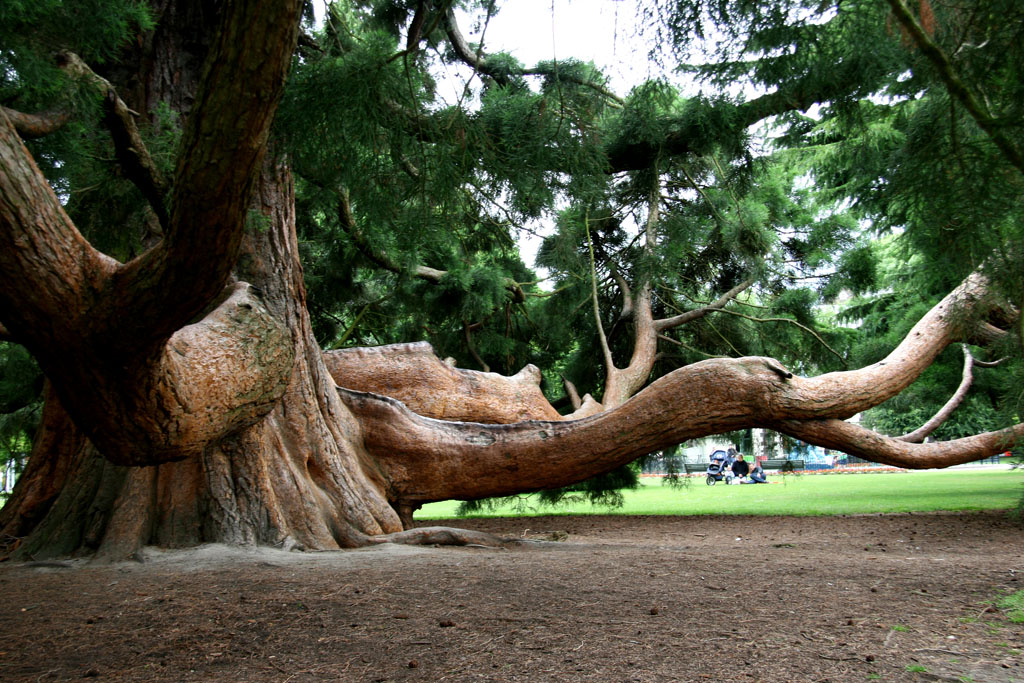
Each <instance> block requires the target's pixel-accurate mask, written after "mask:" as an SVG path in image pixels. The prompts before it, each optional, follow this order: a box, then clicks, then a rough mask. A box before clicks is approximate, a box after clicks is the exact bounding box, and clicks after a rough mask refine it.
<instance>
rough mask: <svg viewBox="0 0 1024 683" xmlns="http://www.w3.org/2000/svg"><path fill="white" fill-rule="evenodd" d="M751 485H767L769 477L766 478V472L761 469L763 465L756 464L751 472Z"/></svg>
mask: <svg viewBox="0 0 1024 683" xmlns="http://www.w3.org/2000/svg"><path fill="white" fill-rule="evenodd" d="M750 483H751V484H767V483H768V477H766V476H765V474H764V470H763V469H761V463H759V462H758V463H754V469H752V470H750Z"/></svg>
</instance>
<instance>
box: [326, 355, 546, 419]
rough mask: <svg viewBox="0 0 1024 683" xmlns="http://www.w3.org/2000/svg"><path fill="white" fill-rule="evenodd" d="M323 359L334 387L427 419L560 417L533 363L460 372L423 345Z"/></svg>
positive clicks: (330, 356)
mask: <svg viewBox="0 0 1024 683" xmlns="http://www.w3.org/2000/svg"><path fill="white" fill-rule="evenodd" d="M324 361H325V362H326V364H327V369H328V370H329V371H330V373H331V375H332V376H333V377H334V381H335V382H337V383H338V386H342V387H349V388H354V389H356V390H358V391H370V392H373V393H377V394H382V395H384V396H390V397H391V398H394V399H397V400H399V401H402V402H403V403H404V404H405V405H406V406H408V407H409V409H410V410H412V411H414V412H416V413H419V414H420V415H424V416H426V417H433V418H437V419H439V420H461V421H466V422H487V423H498V424H505V423H509V422H522V421H524V420H558V419H561V416H560V415H559V414H558V411H557V410H555V409H554V408H553V407H552V406H551V404H550V403H548V401H547V399H546V398H544V394H543V392H541V390H540V371H539V370H538V369H537V368H536V367H535V366H533V365H527V366H526V367H525V368H523V369H522V370H520V371H519V373H518V374H516V375H514V376H512V377H505V376H503V375H498V374H495V373H493V372H475V371H472V370H460V369H458V368H454V367H452V366H451V365H448V364H447V363H445V362H443V361H441V359H440V358H438V357H437V356H436V355H435V354H434V350H433V349H432V348H431V346H430V344H428V343H426V342H420V343H417V344H395V345H392V346H378V347H374V348H368V349H344V350H340V351H326V352H324Z"/></svg>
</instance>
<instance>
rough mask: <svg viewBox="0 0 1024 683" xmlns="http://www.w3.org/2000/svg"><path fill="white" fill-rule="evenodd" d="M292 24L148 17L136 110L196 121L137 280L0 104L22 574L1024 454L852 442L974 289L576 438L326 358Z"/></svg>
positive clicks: (364, 361)
mask: <svg viewBox="0 0 1024 683" xmlns="http://www.w3.org/2000/svg"><path fill="white" fill-rule="evenodd" d="M299 4H300V3H298V2H292V3H286V2H280V3H257V2H254V3H252V6H249V3H246V2H241V1H239V2H230V1H226V2H224V3H223V4H222V6H221V11H222V14H223V22H222V24H219V26H220V28H218V29H215V30H213V31H212V32H211V33H210V34H209V35H205V34H204V35H202V36H199V37H198V38H197V39H195V40H190V41H185V40H184V35H185V32H186V31H188V30H195V29H196V28H197V23H196V21H195V16H196V13H198V15H199V16H201V15H202V12H203V8H204V7H206V4H205V3H195V4H191V5H190V4H189V3H185V2H182V3H174V2H167V3H166V5H161V6H160V7H159V8H158V10H160V11H162V12H163V14H162V15H161V16H160V20H161V22H160V24H159V26H160V27H161V28H160V29H159V30H158V32H157V35H156V36H153V37H151V38H150V39H149V40H147V41H145V42H144V47H145V46H148V47H145V49H144V50H143V51H144V53H145V54H144V55H142V56H141V57H139V58H138V59H137V65H138V66H139V68H140V69H141V71H140V72H139V73H137V74H134V75H131V74H129V75H124V74H122V75H121V76H120V78H121V80H122V81H123V82H124V83H128V82H132V83H135V84H136V86H135V87H134V88H127V87H124V86H122V87H124V91H123V94H125V95H126V96H129V97H130V99H132V98H134V100H135V101H133V102H130V104H131V105H132V106H133V107H134V108H136V109H137V110H139V111H152V107H153V106H154V103H156V102H161V101H164V102H168V103H171V105H172V106H174V107H176V108H180V109H181V111H182V112H183V113H187V114H188V122H187V124H186V131H185V135H184V142H183V145H182V156H181V159H180V161H179V164H178V169H177V172H176V176H175V180H174V183H173V191H172V192H173V194H172V195H171V198H170V201H169V202H168V207H169V210H168V212H167V214H166V217H165V219H163V222H164V223H165V224H166V229H165V230H164V235H163V238H162V240H161V242H160V244H158V245H157V246H156V247H154V248H153V249H151V250H150V251H149V252H146V253H145V254H143V255H142V256H140V257H139V258H137V259H135V260H133V261H131V262H129V263H126V264H121V263H118V262H116V261H115V260H113V259H111V258H109V257H107V256H105V255H103V254H101V253H99V252H97V251H96V250H95V249H93V248H92V246H91V245H90V244H89V243H88V242H87V241H86V240H85V239H84V238H83V237H82V236H81V235H80V234H79V233H78V231H77V230H76V228H75V226H74V224H73V223H72V222H71V220H70V219H69V218H68V216H67V215H66V214H65V213H64V210H63V207H62V206H61V204H60V202H59V201H58V199H57V197H56V196H55V195H54V193H53V192H52V190H50V188H49V187H48V186H47V184H46V182H45V180H44V179H43V178H42V175H41V174H40V173H39V171H38V169H37V168H36V167H35V165H34V163H33V161H32V159H31V156H30V155H29V153H28V151H27V150H26V149H25V148H24V146H23V145H22V144H21V142H20V140H19V139H18V138H17V136H16V134H15V132H14V128H13V127H12V125H11V124H10V121H9V117H8V116H7V115H6V114H5V113H4V112H3V111H2V110H0V273H3V278H0V322H2V323H3V324H4V326H5V327H7V328H8V329H9V331H10V334H11V335H12V336H13V337H14V338H16V339H17V340H19V341H21V342H22V343H24V344H25V345H26V346H27V347H28V348H29V349H30V350H31V351H32V352H33V353H34V354H35V355H36V357H37V358H38V359H39V360H40V363H41V365H42V367H43V369H44V371H45V372H46V374H47V376H48V378H49V382H50V386H49V387H48V389H47V400H46V408H45V413H44V417H43V425H42V428H41V432H40V435H39V438H37V439H36V442H35V446H34V449H33V453H32V455H31V457H30V461H29V466H28V470H27V471H26V473H25V475H24V476H23V477H22V478H21V480H20V481H19V483H18V486H17V488H16V490H15V492H14V495H13V496H12V498H11V500H10V502H9V503H8V505H7V506H6V507H5V508H4V509H3V510H2V511H0V539H2V541H3V542H4V543H5V544H6V546H7V548H8V549H10V550H12V551H13V552H14V553H15V554H16V555H17V556H20V557H45V556H54V555H67V554H75V553H91V554H96V555H98V556H100V557H104V558H110V559H120V558H124V557H127V556H130V555H132V554H133V553H134V552H135V551H136V550H137V549H138V548H139V547H141V546H143V545H146V544H156V545H161V546H170V547H175V546H188V545H194V544H198V543H203V542H225V543H236V544H266V545H278V546H289V545H302V546H305V547H309V548H318V549H322V548H337V547H352V546H358V545H362V544H365V543H367V542H370V541H371V539H372V538H373V537H374V536H379V535H382V534H391V533H393V532H398V531H400V530H401V529H402V527H403V525H405V524H408V523H409V521H410V520H411V514H412V511H413V510H414V509H415V508H416V507H417V506H419V505H421V504H423V503H425V502H430V501H435V500H444V499H448V498H464V499H474V498H481V497H486V496H493V495H501V494H509V493H517V492H523V491H531V490H536V489H541V488H546V487H555V486H564V485H568V484H572V483H575V482H578V481H581V480H583V479H586V478H589V477H592V476H594V475H597V474H601V473H604V472H607V471H610V470H611V469H614V468H615V467H618V466H620V465H622V464H624V463H627V462H630V461H631V460H633V459H635V458H636V457H638V456H640V455H643V454H645V453H648V452H650V451H653V450H658V449H660V448H664V447H666V446H670V445H673V444H676V443H679V442H681V441H684V440H687V439H690V438H694V437H698V436H704V435H708V434H714V433H718V432H722V431H726V430H733V429H739V428H743V427H750V426H765V427H771V428H774V429H777V430H779V431H783V432H787V433H790V434H794V435H797V436H800V437H801V438H805V439H806V440H808V441H811V442H814V443H822V444H827V445H829V446H832V447H835V448H840V449H843V450H849V452H856V453H858V454H863V455H867V457H874V458H875V459H878V460H881V461H885V462H893V463H894V464H902V465H908V466H921V465H923V464H926V465H928V466H941V465H950V464H954V463H956V462H964V461H968V460H971V459H975V458H978V457H981V456H982V455H987V454H990V453H992V452H997V451H998V450H999V449H1002V448H1005V447H1006V444H1008V443H1010V442H1011V441H1013V440H1014V439H1017V438H1019V437H1020V432H1021V431H1022V429H1024V428H1017V429H1014V430H1008V431H1006V432H1004V433H999V434H991V435H982V436H979V437H976V438H974V439H972V440H963V441H961V442H954V443H953V444H942V445H934V444H928V445H920V444H908V443H903V442H897V443H896V444H895V445H893V443H892V442H890V441H888V440H880V439H879V438H878V437H877V436H872V435H870V434H866V433H863V430H860V431H858V429H857V428H855V427H852V426H848V425H846V424H845V423H842V422H839V420H840V419H842V418H845V417H848V416H850V415H853V414H854V413H856V412H859V411H861V410H863V409H865V408H867V407H870V406H872V405H875V404H877V403H879V402H881V401H883V400H885V399H886V398H889V397H890V396H892V395H894V394H895V393H897V392H899V391H900V390H902V389H903V388H905V387H906V386H907V385H908V384H909V383H910V382H912V381H913V379H914V378H915V377H916V376H917V375H918V374H919V373H920V372H921V371H922V370H923V369H924V368H925V367H927V365H928V364H929V363H930V362H931V361H932V360H933V359H934V357H935V356H936V355H937V354H938V353H939V352H940V351H941V350H942V348H944V347H945V346H946V345H948V344H949V343H951V342H952V341H955V340H957V339H961V338H965V337H967V336H968V335H969V334H970V333H971V332H972V330H973V323H972V322H971V321H972V319H971V317H970V316H969V315H968V314H971V313H978V311H982V310H983V309H984V306H982V305H980V304H981V303H982V302H983V294H984V290H985V282H984V280H983V279H982V278H980V277H978V276H972V278H969V279H968V280H967V281H966V282H965V283H964V284H963V285H962V286H961V287H960V288H959V289H958V290H957V291H956V292H954V293H953V294H951V295H950V296H949V297H947V298H946V300H944V301H943V302H942V303H941V304H940V305H939V306H938V307H936V309H935V310H933V311H932V312H931V313H930V314H929V315H927V316H925V318H924V319H922V321H921V322H920V323H919V324H918V326H917V327H915V328H914V330H912V332H911V334H910V336H908V340H907V342H905V343H904V344H903V345H901V346H900V347H899V348H897V349H896V350H895V351H894V352H893V354H891V355H890V356H889V357H888V358H887V359H886V360H885V361H883V362H881V363H878V364H876V365H874V366H871V367H869V368H865V369H862V370H859V371H854V372H849V373H835V374H833V375H825V376H822V377H819V378H809V379H804V378H797V377H793V376H792V375H791V374H790V373H789V372H788V371H786V370H785V369H784V368H783V367H782V366H781V365H780V364H779V363H778V362H776V361H774V360H772V359H770V358H744V359H729V360H726V359H718V360H710V361H705V362H703V363H697V364H694V365H692V366H690V367H687V368H683V369H681V370H678V371H676V372H674V373H672V374H670V375H668V376H666V377H663V378H661V379H659V380H657V381H656V382H654V383H653V384H651V385H650V386H648V387H647V388H646V389H644V390H643V391H641V392H640V393H639V394H637V395H636V396H634V397H633V398H630V399H629V400H626V397H627V394H630V393H632V392H633V391H635V388H630V389H624V390H623V392H621V393H622V395H621V396H620V397H619V398H616V399H615V400H614V401H613V403H614V404H616V406H617V407H615V408H613V409H610V410H605V411H603V412H601V413H599V414H596V415H592V416H590V417H586V418H582V419H562V418H560V417H559V416H558V414H557V413H556V412H555V411H554V409H553V408H552V407H551V406H550V404H548V403H547V401H546V400H544V398H543V395H542V394H541V392H540V391H539V387H538V378H539V376H538V373H537V372H536V369H534V368H526V369H524V371H522V372H521V373H519V374H518V375H516V376H515V377H512V378H502V377H500V376H498V375H494V374H492V373H472V372H467V371H458V370H455V369H453V368H450V367H448V366H447V365H445V364H443V363H441V362H440V361H438V360H437V359H436V358H434V357H433V356H432V354H431V353H429V352H428V349H426V348H425V347H422V346H417V345H407V346H402V347H397V348H396V347H392V348H387V349H379V350H372V351H354V352H353V351H348V352H341V353H334V354H327V355H326V356H325V355H324V354H322V353H321V351H320V349H319V348H318V347H317V345H316V343H315V340H314V338H313V335H312V332H311V329H310V324H309V319H308V314H307V311H306V307H305V289H304V286H303V281H302V271H301V266H300V264H299V262H298V247H297V240H296V235H295V217H294V196H293V187H292V180H291V176H290V173H289V171H288V168H287V164H286V163H285V162H284V161H282V160H280V159H276V158H274V157H273V156H267V155H266V148H267V144H266V143H267V136H268V131H269V118H270V116H271V114H272V113H273V108H274V104H275V102H276V98H277V94H278V93H279V92H280V82H279V81H280V80H281V79H282V78H283V73H284V70H285V68H286V66H287V63H288V60H289V58H290V52H291V46H292V45H293V44H294V39H295V25H296V21H297V15H298V7H299ZM199 23H200V24H201V25H204V26H205V25H206V24H205V23H203V22H199ZM161 46H162V47H161ZM186 46H187V47H188V49H186ZM189 49H191V50H193V51H194V52H193V53H189V51H188V50H189ZM207 49H208V50H209V51H210V52H211V55H212V57H211V58H210V60H209V62H208V63H209V66H208V68H207V69H206V70H205V71H204V72H203V75H202V76H199V75H197V74H196V73H195V69H196V65H198V64H200V63H202V59H200V56H201V55H200V54H198V52H204V51H206V50H207ZM197 51H198V52H197ZM115 71H116V70H115ZM175 74H177V75H175ZM239 82H243V83H245V88H243V89H239V88H238V87H237V85H238V83H239ZM139 84H143V85H139ZM225 90H226V91H231V92H228V93H227V94H225V93H224V92H223V91H225ZM239 90H245V91H246V92H239ZM129 92H131V93H132V94H131V95H129ZM149 189H151V190H152V189H153V188H149ZM155 210H156V209H155ZM157 213H159V211H158V210H157ZM246 226H248V227H246ZM641 303H643V302H641ZM640 308H643V309H645V310H646V311H649V309H650V307H649V305H644V306H641V307H640ZM645 315H647V316H648V318H649V313H647V314H645ZM658 324H659V323H658V322H656V321H653V320H650V319H645V320H644V325H643V327H644V328H645V329H646V330H648V331H649V334H648V335H647V336H646V337H645V339H646V340H647V342H649V343H647V342H645V344H646V345H645V346H644V349H643V353H641V354H640V355H642V356H643V362H642V363H640V362H638V363H635V364H631V365H635V367H637V368H640V367H641V366H642V365H645V364H646V363H647V361H648V357H649V356H650V353H651V348H653V345H654V344H655V342H656V339H655V335H654V330H656V329H657V327H658ZM662 324H668V323H662ZM325 359H326V360H325ZM328 368H330V370H329V369H328ZM648 371H649V370H643V371H637V372H635V373H631V374H635V375H636V377H632V376H631V377H630V378H629V381H628V382H626V383H625V384H628V385H629V386H630V387H633V386H634V385H636V386H639V384H637V383H638V382H641V380H642V378H643V376H645V375H646V372H648ZM371 392H372V393H371ZM616 393H619V392H616ZM381 394H388V395H390V396H392V397H393V398H387V397H385V396H382V395H381ZM396 399H400V400H396ZM453 420H454V421H453ZM389 538H390V537H389Z"/></svg>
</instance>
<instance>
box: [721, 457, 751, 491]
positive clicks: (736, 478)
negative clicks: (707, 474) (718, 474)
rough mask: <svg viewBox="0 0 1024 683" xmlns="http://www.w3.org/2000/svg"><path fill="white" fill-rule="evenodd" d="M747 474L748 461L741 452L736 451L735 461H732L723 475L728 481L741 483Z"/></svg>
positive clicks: (748, 470)
mask: <svg viewBox="0 0 1024 683" xmlns="http://www.w3.org/2000/svg"><path fill="white" fill-rule="evenodd" d="M748 474H750V463H748V462H747V461H746V460H744V459H743V454H742V453H737V454H736V461H735V462H733V464H732V467H730V468H729V472H728V473H727V474H726V475H725V476H726V479H728V483H730V484H734V483H735V484H741V483H743V480H744V478H746V476H747V475H748Z"/></svg>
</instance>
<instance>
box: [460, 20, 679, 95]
mask: <svg viewBox="0 0 1024 683" xmlns="http://www.w3.org/2000/svg"><path fill="white" fill-rule="evenodd" d="M636 12H637V3H633V2H623V1H622V0H510V1H509V2H506V3H504V4H503V5H501V6H500V9H499V12H498V13H497V15H495V16H494V17H492V18H491V20H490V22H489V23H488V25H487V29H486V33H485V34H484V35H483V41H484V49H485V50H486V51H488V52H496V51H499V50H500V51H505V52H510V53H511V54H512V55H514V56H515V57H516V58H517V59H519V61H521V62H522V63H523V64H525V65H526V66H533V65H534V64H536V63H537V62H539V61H543V60H550V59H568V58H573V59H579V60H581V61H585V62H586V61H592V62H594V64H596V65H597V66H598V67H599V68H600V69H601V70H602V71H603V72H604V73H605V74H606V75H607V76H608V77H609V78H610V79H611V83H610V85H611V88H612V90H613V91H614V92H616V93H617V94H619V95H626V94H627V93H628V92H629V89H630V88H631V87H632V86H634V85H637V84H638V83H641V82H643V81H645V80H647V79H648V78H650V77H652V76H656V75H658V74H659V73H660V72H659V71H658V70H657V67H656V66H655V65H653V64H651V63H650V61H649V60H648V58H647V52H648V46H647V45H646V44H644V43H643V41H642V39H641V38H640V37H639V36H638V34H639V25H638V21H639V20H638V18H637V16H636ZM474 23H475V22H470V21H466V20H463V25H462V26H461V27H460V28H462V31H463V33H464V34H466V37H467V39H468V40H470V41H471V42H479V41H480V38H481V34H480V29H482V28H483V27H482V26H478V25H474Z"/></svg>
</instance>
